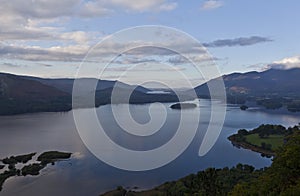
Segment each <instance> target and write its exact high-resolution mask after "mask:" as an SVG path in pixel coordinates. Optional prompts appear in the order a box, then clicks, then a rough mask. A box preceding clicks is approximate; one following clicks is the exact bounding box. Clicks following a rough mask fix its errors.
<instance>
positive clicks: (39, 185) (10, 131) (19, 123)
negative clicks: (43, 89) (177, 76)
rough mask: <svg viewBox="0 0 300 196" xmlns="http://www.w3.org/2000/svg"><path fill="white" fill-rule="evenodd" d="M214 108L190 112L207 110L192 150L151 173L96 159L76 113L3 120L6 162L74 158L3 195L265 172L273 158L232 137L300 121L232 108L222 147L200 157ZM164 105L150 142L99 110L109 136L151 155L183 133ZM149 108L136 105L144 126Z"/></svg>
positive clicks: (8, 185)
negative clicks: (239, 169) (247, 169)
mask: <svg viewBox="0 0 300 196" xmlns="http://www.w3.org/2000/svg"><path fill="white" fill-rule="evenodd" d="M210 103H211V102H210V101H208V100H201V102H200V106H199V108H195V109H189V110H186V111H184V112H185V113H186V114H187V115H194V114H195V112H196V110H199V109H200V111H201V118H200V126H199V128H198V132H197V135H196V137H195V138H194V140H193V142H192V143H191V145H190V146H189V148H188V149H187V150H186V151H185V152H184V153H183V154H182V155H181V156H179V157H178V158H177V159H176V160H174V161H173V162H171V163H170V164H167V165H165V166H164V167H161V168H158V169H155V170H150V171H145V172H130V171H124V170H120V169H116V168H114V167H111V166H109V165H107V164H105V163H103V162H102V161H100V160H98V159H97V158H95V157H94V155H93V154H92V153H90V152H89V151H88V150H87V148H86V147H85V146H84V144H83V143H82V141H81V139H80V137H79V134H78V132H77V130H76V127H75V123H74V120H73V115H72V112H66V113H39V114H26V115H17V116H4V117H0V134H1V137H0V158H4V157H6V156H10V155H18V154H25V153H30V152H38V153H41V152H44V151H48V150H59V151H69V152H73V153H74V154H73V156H72V158H71V160H68V161H60V162H58V163H56V164H55V165H54V166H48V167H47V168H46V169H44V170H42V172H41V175H40V176H36V177H31V176H28V177H14V178H10V179H9V180H7V181H6V182H5V184H4V186H3V190H2V192H0V195H46V196H47V195H49V196H50V195H51V196H52V195H99V193H103V192H105V191H107V190H110V189H114V188H116V187H117V186H119V185H122V186H124V187H129V188H132V187H139V188H141V189H145V188H151V187H154V186H156V185H159V184H161V183H163V182H165V181H170V180H175V179H178V178H180V177H183V176H185V175H188V174H190V173H195V172H197V171H199V170H202V169H205V168H208V167H218V168H219V167H226V166H228V167H232V166H235V165H236V164H237V163H244V164H250V165H253V166H255V167H256V168H261V167H265V166H269V165H270V164H271V159H268V158H263V157H261V156H260V155H259V154H258V153H255V152H251V151H249V150H244V149H238V148H236V147H233V146H232V144H231V143H230V141H228V140H227V137H228V136H229V135H231V134H232V133H235V132H236V131H237V130H238V129H241V128H246V129H251V128H254V127H257V126H259V125H260V124H263V123H264V124H266V123H272V124H282V125H285V126H291V125H295V124H298V122H300V116H299V115H297V114H293V113H288V114H272V113H266V112H263V111H259V110H251V109H250V110H248V111H241V110H240V109H239V108H238V107H236V106H228V108H227V114H226V120H225V124H224V127H223V129H222V132H221V135H220V137H219V138H218V140H217V143H216V144H215V145H214V147H213V148H212V149H211V150H210V151H209V153H208V154H206V155H205V156H203V157H199V156H198V150H199V147H200V144H201V141H202V138H203V135H204V133H205V130H206V127H207V125H208V122H209V118H210ZM164 105H165V106H166V110H167V120H166V122H165V124H164V125H163V127H162V128H161V129H160V130H159V131H158V132H156V133H155V134H153V135H151V136H148V137H145V138H143V137H137V136H135V137H133V136H132V135H130V134H128V133H127V132H125V131H122V130H121V129H120V127H119V126H118V125H117V124H116V122H115V121H114V119H113V118H112V110H111V106H110V105H106V106H101V107H99V108H98V109H97V112H98V116H99V119H100V122H101V123H102V124H103V125H104V127H105V128H106V131H107V134H108V135H109V137H110V138H111V139H112V140H114V141H115V142H116V143H118V144H120V145H122V146H124V147H126V148H130V149H136V150H149V149H154V148H157V147H159V146H161V145H163V144H164V143H165V142H167V141H168V140H170V139H171V138H172V136H173V135H174V133H175V131H176V130H177V125H178V121H179V118H180V112H181V111H180V110H172V109H170V108H169V106H170V105H171V103H165V104H164ZM125 106H126V105H117V106H116V107H117V108H118V110H119V112H120V114H121V115H122V112H124V115H128V114H127V113H126V110H125V109H124V108H125ZM148 109H149V104H145V105H131V106H130V110H131V114H132V116H133V117H134V118H135V120H136V121H137V122H140V123H146V122H148V121H149V114H148ZM156 115H159V112H157V114H156ZM190 123H193V122H190ZM100 141H101V139H100ZM34 158H36V157H34Z"/></svg>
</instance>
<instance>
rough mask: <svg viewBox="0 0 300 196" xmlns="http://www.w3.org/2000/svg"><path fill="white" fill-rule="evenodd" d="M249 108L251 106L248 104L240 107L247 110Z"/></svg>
mask: <svg viewBox="0 0 300 196" xmlns="http://www.w3.org/2000/svg"><path fill="white" fill-rule="evenodd" d="M248 108H249V107H248V106H246V105H241V106H240V109H241V110H247V109H248Z"/></svg>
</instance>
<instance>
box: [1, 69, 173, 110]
mask: <svg viewBox="0 0 300 196" xmlns="http://www.w3.org/2000/svg"><path fill="white" fill-rule="evenodd" d="M78 82H79V83H80V87H81V89H83V94H82V95H83V98H84V97H85V96H89V94H90V95H91V96H93V95H94V94H93V92H92V91H89V90H86V89H89V88H86V87H87V86H89V85H91V84H93V83H97V88H96V91H95V103H92V105H87V104H86V103H85V102H83V104H80V105H78V106H77V107H95V106H97V107H98V106H100V105H105V104H110V103H111V102H113V103H127V102H128V100H127V99H126V97H129V98H130V99H129V103H132V104H144V103H152V102H172V101H178V98H177V96H176V95H174V94H173V93H170V94H159V93H153V94H152V93H149V92H152V90H150V89H147V88H144V87H142V86H135V85H128V84H125V83H122V82H119V81H107V80H97V79H92V78H81V79H78ZM73 83H74V79H44V78H37V77H30V76H18V75H13V74H7V73H0V115H12V114H21V113H32V112H58V111H69V110H71V109H72V90H73ZM116 84H117V85H116ZM115 85H116V86H115ZM113 89H116V91H115V92H117V96H115V98H116V99H114V100H111V94H112V90H113ZM79 98H80V97H79Z"/></svg>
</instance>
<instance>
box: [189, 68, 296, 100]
mask: <svg viewBox="0 0 300 196" xmlns="http://www.w3.org/2000/svg"><path fill="white" fill-rule="evenodd" d="M299 76H300V68H294V69H289V70H278V69H269V70H266V71H263V72H247V73H232V74H229V75H224V76H222V79H223V81H224V84H225V87H226V92H227V94H228V95H244V96H276V95H277V96H300V91H299V90H300V77H299ZM219 79H221V78H216V79H213V80H211V81H209V82H214V81H216V80H219ZM195 91H196V93H197V95H198V96H200V97H201V96H209V93H208V88H207V84H202V85H200V86H197V87H196V88H195Z"/></svg>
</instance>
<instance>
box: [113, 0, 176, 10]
mask: <svg viewBox="0 0 300 196" xmlns="http://www.w3.org/2000/svg"><path fill="white" fill-rule="evenodd" d="M109 2H110V4H111V5H112V6H115V7H117V8H123V9H125V10H127V11H136V12H149V11H150V12H152V11H170V10H173V9H175V8H176V7H177V3H176V2H167V1H165V0H144V1H141V0H110V1H109Z"/></svg>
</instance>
